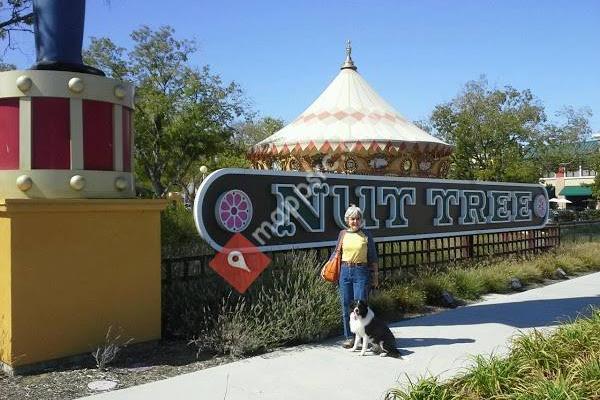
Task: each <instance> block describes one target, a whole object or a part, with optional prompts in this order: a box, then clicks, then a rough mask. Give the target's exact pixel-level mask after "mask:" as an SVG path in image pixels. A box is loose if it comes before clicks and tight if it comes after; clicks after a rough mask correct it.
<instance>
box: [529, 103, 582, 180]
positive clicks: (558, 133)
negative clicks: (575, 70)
mask: <svg viewBox="0 0 600 400" xmlns="http://www.w3.org/2000/svg"><path fill="white" fill-rule="evenodd" d="M591 116H592V112H591V110H589V109H587V108H583V109H580V110H576V109H574V108H573V107H564V108H563V109H562V110H560V111H559V112H558V113H557V114H556V117H557V118H559V119H560V120H562V121H563V122H562V123H561V124H557V123H547V124H546V125H545V127H544V135H543V137H542V138H541V139H542V142H541V143H538V144H536V149H537V153H538V161H539V165H540V166H541V168H542V169H543V172H550V171H557V170H558V168H559V166H560V165H565V164H566V165H567V169H568V168H569V167H570V168H571V169H577V168H579V166H580V165H582V166H584V168H586V167H590V166H591V164H592V162H593V161H592V160H591V158H590V157H591V156H592V153H591V152H590V149H588V148H586V147H587V144H586V141H587V140H588V139H589V138H590V136H591V133H592V129H591V127H590V122H589V118H590V117H591Z"/></svg>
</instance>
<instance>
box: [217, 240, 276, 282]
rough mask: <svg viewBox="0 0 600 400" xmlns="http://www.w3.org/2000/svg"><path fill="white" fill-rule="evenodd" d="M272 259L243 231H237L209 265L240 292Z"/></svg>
mask: <svg viewBox="0 0 600 400" xmlns="http://www.w3.org/2000/svg"><path fill="white" fill-rule="evenodd" d="M270 262H271V259H270V258H269V257H267V256H266V255H265V254H264V253H261V252H260V251H259V250H258V248H257V247H256V246H254V245H253V244H252V243H251V242H250V241H249V240H248V239H246V238H245V237H244V235H242V234H241V233H236V234H235V235H233V236H232V237H231V239H229V241H227V243H225V246H223V248H222V249H221V251H219V252H218V253H217V255H216V256H215V257H214V258H213V259H212V260H210V262H209V263H208V265H210V267H211V268H212V269H213V270H215V272H216V273H217V274H219V275H221V276H222V277H223V279H225V280H226V281H227V282H228V283H229V284H230V285H231V286H233V287H234V288H235V290H237V291H238V292H240V293H244V292H245V291H246V290H247V289H248V288H249V287H250V285H251V284H252V282H254V280H256V278H258V276H259V275H260V274H261V273H262V272H263V271H264V270H265V268H267V266H268V265H269V263H270Z"/></svg>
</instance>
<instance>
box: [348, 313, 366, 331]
mask: <svg viewBox="0 0 600 400" xmlns="http://www.w3.org/2000/svg"><path fill="white" fill-rule="evenodd" d="M350 332H352V333H354V334H356V335H359V336H364V334H365V327H364V326H363V324H362V321H361V318H360V317H357V316H356V315H355V314H354V313H352V314H350Z"/></svg>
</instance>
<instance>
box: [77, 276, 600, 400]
mask: <svg viewBox="0 0 600 400" xmlns="http://www.w3.org/2000/svg"><path fill="white" fill-rule="evenodd" d="M590 305H596V306H599V307H600V273H595V274H591V275H587V276H583V277H579V278H575V279H571V280H567V281H562V282H559V283H555V284H552V285H549V286H546V287H542V288H538V289H532V290H529V291H526V292H522V293H517V294H510V295H492V296H488V297H486V300H485V301H483V302H480V303H477V304H474V305H471V306H467V307H462V308H458V309H455V310H450V311H445V312H442V313H439V314H434V315H427V316H424V317H420V318H415V319H411V320H407V321H402V322H399V323H396V324H393V325H392V331H393V332H394V335H395V336H396V338H397V344H398V346H399V347H400V348H402V352H403V355H404V359H403V360H397V359H393V358H382V357H378V356H375V355H372V354H371V353H367V355H366V356H365V357H360V356H359V355H358V354H359V353H352V352H349V351H348V350H345V349H343V348H341V347H340V346H339V343H340V341H339V340H337V341H329V342H325V343H320V344H316V345H308V346H300V347H295V348H290V349H286V350H281V351H277V352H274V353H270V354H266V355H263V356H257V357H253V358H249V359H246V360H242V361H238V362H234V363H230V364H226V365H221V366H217V367H214V368H209V369H205V370H202V371H197V372H193V373H190V374H186V375H180V376H177V377H174V378H170V379H166V380H163V381H158V382H153V383H149V384H145V385H141V386H136V387H132V388H128V389H123V390H118V391H114V392H109V393H103V394H99V395H95V396H91V397H87V398H88V399H90V398H91V399H93V400H125V399H127V400H138V399H139V400H142V399H143V400H158V399H170V400H171V399H173V400H175V399H186V400H187V399H190V400H191V399H194V400H196V399H201V400H211V399H219V400H223V399H230V400H242V399H243V400H246V399H265V400H266V399H269V400H271V399H272V400H275V399H277V400H281V399H286V400H294V399H302V400H304V399H341V400H342V399H343V400H353V399H360V400H368V399H381V398H383V396H384V395H385V393H386V391H387V390H388V389H389V388H391V387H395V386H397V385H398V384H406V382H407V381H408V379H409V378H410V379H411V380H413V381H414V380H416V379H417V378H418V377H422V376H427V375H430V374H431V375H439V376H441V377H442V378H446V377H449V376H452V375H454V374H456V373H458V372H460V371H461V370H462V369H463V368H465V367H466V366H468V365H469V362H470V356H471V355H475V354H490V353H491V352H495V353H498V354H504V353H505V352H506V350H507V348H506V345H507V343H508V341H509V339H510V337H511V336H513V335H514V334H516V333H517V332H519V331H528V330H530V329H532V328H550V327H552V326H555V325H556V322H557V321H564V320H568V319H570V318H573V317H575V316H577V315H578V314H579V313H585V312H586V311H589V306H590Z"/></svg>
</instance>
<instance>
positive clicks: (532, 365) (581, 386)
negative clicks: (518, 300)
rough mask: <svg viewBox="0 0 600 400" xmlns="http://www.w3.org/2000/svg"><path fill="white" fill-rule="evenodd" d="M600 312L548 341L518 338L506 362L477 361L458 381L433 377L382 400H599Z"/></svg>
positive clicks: (533, 334)
mask: <svg viewBox="0 0 600 400" xmlns="http://www.w3.org/2000/svg"><path fill="white" fill-rule="evenodd" d="M598 398H600V310H598V309H596V310H593V311H592V313H591V316H589V317H580V318H578V319H577V320H576V321H574V322H573V323H571V324H565V325H561V326H560V327H559V328H557V329H556V330H555V331H554V332H553V333H551V334H549V335H547V334H543V333H541V332H540V331H538V330H534V331H532V332H531V333H529V334H521V335H520V336H517V337H516V338H515V339H514V340H513V342H512V345H511V351H510V353H509V355H508V356H507V357H505V358H499V357H497V356H495V355H491V356H487V357H485V356H476V357H475V358H474V359H473V364H472V366H471V367H470V368H469V369H468V370H467V372H466V373H464V374H463V375H461V376H458V377H456V378H454V379H451V380H449V381H447V382H440V381H439V380H438V379H436V378H435V377H430V378H426V379H421V380H419V381H418V382H416V383H413V382H410V383H409V385H408V388H407V389H406V390H403V389H392V390H390V391H389V392H388V394H387V396H386V399H388V400H392V399H432V400H433V399H445V400H458V399H498V400H500V399H532V400H533V399H540V400H541V399H598Z"/></svg>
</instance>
